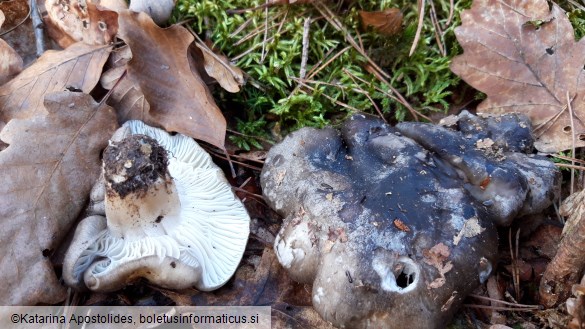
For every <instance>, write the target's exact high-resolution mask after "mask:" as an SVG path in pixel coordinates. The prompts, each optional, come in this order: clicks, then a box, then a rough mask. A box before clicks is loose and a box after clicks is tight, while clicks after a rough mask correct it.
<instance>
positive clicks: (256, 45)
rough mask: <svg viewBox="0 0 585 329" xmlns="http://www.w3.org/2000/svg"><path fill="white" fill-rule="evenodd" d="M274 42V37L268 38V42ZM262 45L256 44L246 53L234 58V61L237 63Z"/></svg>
mask: <svg viewBox="0 0 585 329" xmlns="http://www.w3.org/2000/svg"><path fill="white" fill-rule="evenodd" d="M272 40H274V37H270V38H268V40H266V42H272ZM261 45H262V44H255V45H253V46H252V47H250V48H248V49H247V50H246V51H244V52H243V53H241V54H239V55H236V56H234V57H232V61H237V60H238V59H240V58H242V57H244V56H246V55H248V54H249V53H251V52H253V51H254V50H256V48H258V47H260V46H261Z"/></svg>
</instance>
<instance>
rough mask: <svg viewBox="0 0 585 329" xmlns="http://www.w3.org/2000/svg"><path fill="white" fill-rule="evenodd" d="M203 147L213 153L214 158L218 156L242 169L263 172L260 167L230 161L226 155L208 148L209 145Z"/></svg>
mask: <svg viewBox="0 0 585 329" xmlns="http://www.w3.org/2000/svg"><path fill="white" fill-rule="evenodd" d="M202 147H204V148H205V150H206V151H207V152H209V153H213V155H214V156H216V157H218V158H220V159H222V160H226V161H231V162H232V163H237V164H238V165H240V166H242V167H246V168H248V169H252V170H256V171H262V168H260V167H256V166H252V165H249V164H247V163H244V162H241V161H236V160H231V158H229V159H228V157H226V156H225V155H224V154H221V153H219V152H218V151H216V150H215V149H213V148H211V147H208V146H207V145H202ZM222 151H223V150H222Z"/></svg>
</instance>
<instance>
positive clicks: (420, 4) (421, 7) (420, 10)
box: [408, 0, 432, 56]
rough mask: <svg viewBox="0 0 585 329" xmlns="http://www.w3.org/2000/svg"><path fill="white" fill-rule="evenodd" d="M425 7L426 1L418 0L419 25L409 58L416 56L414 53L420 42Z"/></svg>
mask: <svg viewBox="0 0 585 329" xmlns="http://www.w3.org/2000/svg"><path fill="white" fill-rule="evenodd" d="M431 1H432V0H431ZM425 5H426V0H418V25H417V26H416V34H415V35H414V40H413V41H412V46H410V52H409V53H408V56H412V54H414V51H415V50H416V47H417V45H418V41H419V40H420V35H421V33H422V28H423V22H424V19H425Z"/></svg>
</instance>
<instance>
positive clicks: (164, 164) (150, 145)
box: [103, 134, 171, 198]
mask: <svg viewBox="0 0 585 329" xmlns="http://www.w3.org/2000/svg"><path fill="white" fill-rule="evenodd" d="M103 160H104V171H105V178H106V181H107V182H108V184H109V185H110V186H111V190H110V189H108V192H107V193H116V194H117V195H118V196H120V197H121V198H124V197H125V196H127V195H129V194H132V193H134V194H138V195H139V196H140V195H143V194H145V193H146V192H147V191H148V189H149V187H151V186H152V184H153V183H154V182H156V181H157V180H158V179H159V178H161V179H163V180H169V179H171V178H170V175H169V173H168V169H167V168H168V161H169V160H168V155H167V151H166V150H165V149H164V148H163V147H162V146H160V145H159V144H158V142H157V141H156V140H154V139H153V138H151V137H148V136H146V135H139V134H137V135H132V136H129V137H126V138H125V139H124V140H122V141H121V142H119V143H112V144H111V145H110V146H108V147H107V148H106V149H105V151H104V158H103ZM113 177H124V178H125V179H124V180H123V181H121V182H115V181H114V180H113Z"/></svg>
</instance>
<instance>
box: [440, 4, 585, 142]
mask: <svg viewBox="0 0 585 329" xmlns="http://www.w3.org/2000/svg"><path fill="white" fill-rule="evenodd" d="M550 4H551V5H552V7H551V9H550V10H549V2H547V1H546V0H534V1H521V0H476V1H474V2H473V5H472V7H471V9H469V10H465V11H463V12H462V13H461V21H462V25H461V26H460V27H458V28H456V29H455V35H456V36H457V40H458V41H459V43H460V44H461V46H462V47H463V50H464V53H463V55H460V56H457V57H455V58H454V59H453V62H452V63H451V70H452V71H453V72H454V73H455V74H457V75H459V76H460V77H461V78H462V79H463V80H465V82H467V83H468V84H470V85H471V86H473V87H474V88H476V89H478V90H480V91H482V92H484V93H485V94H487V99H486V100H484V101H483V102H482V103H481V104H479V106H478V107H477V111H478V112H485V113H494V114H499V113H508V112H519V113H524V114H526V115H528V116H529V117H530V119H531V120H532V124H533V125H534V127H535V135H536V141H535V147H536V148H537V149H538V150H539V151H541V152H557V151H561V150H566V149H569V148H571V147H572V143H573V134H574V135H575V146H576V147H581V146H585V101H584V100H583V97H584V96H585V71H584V70H583V65H584V64H585V40H584V39H581V40H580V41H579V42H576V41H575V38H574V33H573V28H572V27H571V24H570V22H569V20H568V18H567V17H566V15H565V13H564V11H563V10H562V9H561V8H560V7H559V6H557V5H556V4H555V3H554V2H552V3H550ZM568 99H570V100H572V101H571V103H570V106H568V104H569V102H568ZM570 113H572V120H571V116H570ZM571 121H573V125H572V124H571ZM572 127H573V128H572Z"/></svg>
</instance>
